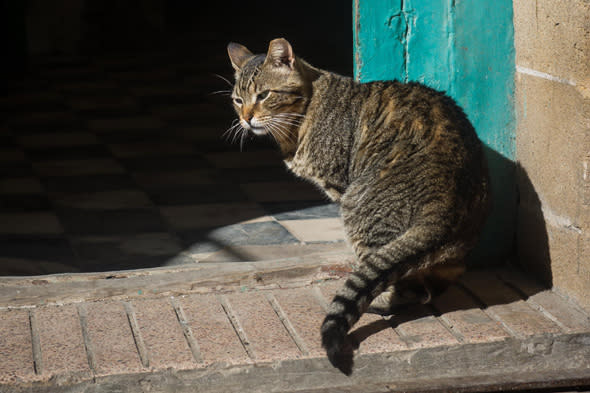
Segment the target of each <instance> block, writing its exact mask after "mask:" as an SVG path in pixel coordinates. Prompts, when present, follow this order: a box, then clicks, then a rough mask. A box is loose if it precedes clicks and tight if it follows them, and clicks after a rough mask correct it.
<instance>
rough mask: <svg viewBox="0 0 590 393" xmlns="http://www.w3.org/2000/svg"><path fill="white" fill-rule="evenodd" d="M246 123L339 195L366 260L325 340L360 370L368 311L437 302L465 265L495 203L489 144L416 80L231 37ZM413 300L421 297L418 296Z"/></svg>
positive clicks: (347, 366)
mask: <svg viewBox="0 0 590 393" xmlns="http://www.w3.org/2000/svg"><path fill="white" fill-rule="evenodd" d="M227 50H228V53H229V57H230V60H231V63H232V66H233V68H234V69H235V79H236V82H235V85H234V87H233V92H232V99H233V104H234V107H235V110H236V112H237V114H238V116H239V126H241V127H242V130H241V131H242V132H244V133H247V132H252V133H253V134H255V135H265V134H269V135H272V136H273V137H274V138H275V139H276V141H277V143H278V145H279V147H280V150H281V152H282V155H283V157H284V161H285V163H286V165H287V167H288V168H289V169H290V170H291V171H293V172H294V173H295V174H296V175H298V176H301V177H303V178H305V179H309V180H311V181H312V182H314V183H316V184H317V185H319V187H321V189H323V190H324V191H325V193H326V194H327V195H328V197H329V198H330V199H332V200H334V201H336V202H338V203H339V204H340V210H341V215H342V219H343V221H344V228H345V232H346V235H347V238H348V241H349V243H350V245H351V246H352V248H353V250H354V252H355V254H356V256H357V258H358V266H357V267H356V268H355V269H354V271H353V272H352V273H351V274H350V276H349V277H348V279H347V280H346V282H345V283H344V286H343V287H342V288H341V289H340V291H339V292H338V293H337V295H336V296H335V297H334V299H333V300H332V302H331V303H330V306H329V309H328V312H327V316H326V318H325V320H324V322H323V324H322V328H321V335H322V345H323V347H324V348H325V349H326V352H327V355H328V358H329V359H330V361H331V363H332V364H333V365H334V366H335V367H337V368H339V369H340V370H341V371H342V372H344V373H345V374H350V373H351V372H352V343H351V342H350V338H349V337H348V336H347V335H348V331H349V330H350V328H351V327H352V326H353V325H354V323H355V322H357V321H358V319H359V317H360V316H361V314H363V313H364V312H366V311H368V310H369V311H374V312H379V313H383V314H386V313H390V312H391V311H392V309H393V306H394V305H396V304H398V303H400V300H401V301H402V302H403V301H404V299H407V298H408V295H407V294H408V293H410V294H414V296H409V298H415V297H419V298H421V299H422V300H423V301H428V300H429V298H430V297H431V295H432V294H434V293H436V292H438V291H441V290H443V289H444V288H445V287H446V286H447V285H448V284H449V283H451V282H452V281H454V280H456V279H457V278H458V277H459V275H461V274H462V273H463V271H464V263H463V261H464V258H465V256H466V254H467V253H468V252H469V251H470V250H471V249H472V248H473V247H474V245H475V243H476V241H477V237H478V234H479V232H480V229H481V227H482V225H483V222H484V220H485V216H486V213H487V210H488V200H489V198H488V175H487V166H486V162H485V159H484V155H483V153H482V146H481V143H480V141H479V139H478V138H477V136H476V134H475V131H474V129H473V127H472V125H471V123H470V122H469V120H468V119H467V117H466V116H465V114H464V112H463V111H462V110H461V109H460V108H459V107H458V106H457V105H456V104H455V102H454V101H453V100H452V99H451V98H449V97H448V96H446V95H445V94H444V93H441V92H438V91H435V90H433V89H430V88H428V87H426V86H424V85H422V84H419V83H400V82H398V81H390V82H371V83H358V82H356V81H354V80H353V79H351V78H348V77H344V76H340V75H337V74H334V73H330V72H327V71H324V70H320V69H318V68H315V67H313V66H311V65H310V64H308V63H307V62H305V61H304V60H302V59H301V58H299V57H297V56H295V55H294V53H293V49H292V47H291V45H290V44H289V42H287V41H286V40H285V39H283V38H278V39H275V40H273V41H271V42H270V45H269V48H268V53H267V54H266V55H264V54H260V55H254V54H252V53H251V52H250V51H249V50H248V49H247V48H245V47H244V46H242V45H239V44H236V43H230V44H229V45H228V47H227ZM414 300H415V299H414Z"/></svg>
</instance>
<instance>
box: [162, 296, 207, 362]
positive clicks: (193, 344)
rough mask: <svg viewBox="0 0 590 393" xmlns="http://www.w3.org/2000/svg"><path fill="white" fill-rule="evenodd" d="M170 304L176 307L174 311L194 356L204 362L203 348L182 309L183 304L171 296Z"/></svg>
mask: <svg viewBox="0 0 590 393" xmlns="http://www.w3.org/2000/svg"><path fill="white" fill-rule="evenodd" d="M170 304H171V305H172V308H174V312H175V313H176V318H177V320H178V323H179V324H180V328H181V329H182V333H183V334H184V338H185V339H186V342H187V344H188V347H189V348H190V350H191V353H192V354H193V358H194V359H195V361H196V362H197V363H203V356H202V355H201V348H200V347H199V343H198V342H197V339H196V338H195V336H194V334H193V331H192V329H191V327H190V325H189V323H188V320H187V318H186V314H185V313H184V310H183V309H182V306H181V305H180V304H179V303H178V301H177V300H176V299H174V298H170Z"/></svg>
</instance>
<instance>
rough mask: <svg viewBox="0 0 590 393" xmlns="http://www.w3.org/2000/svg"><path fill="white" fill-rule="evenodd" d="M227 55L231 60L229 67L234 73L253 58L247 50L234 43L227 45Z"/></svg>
mask: <svg viewBox="0 0 590 393" xmlns="http://www.w3.org/2000/svg"><path fill="white" fill-rule="evenodd" d="M227 54H228V55H229V59H230V60H231V65H232V66H233V67H234V69H235V70H236V71H239V70H241V69H242V67H243V66H244V64H245V63H246V61H247V60H248V59H249V58H250V57H252V56H253V54H252V52H250V51H249V50H248V48H246V47H245V46H244V45H240V44H236V43H235V42H230V43H229V44H228V45H227Z"/></svg>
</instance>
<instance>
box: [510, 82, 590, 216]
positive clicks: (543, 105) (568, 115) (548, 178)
mask: <svg viewBox="0 0 590 393" xmlns="http://www.w3.org/2000/svg"><path fill="white" fill-rule="evenodd" d="M516 95H517V102H518V106H519V107H518V129H517V139H516V145H517V146H516V150H517V152H518V153H517V159H518V162H519V164H520V165H521V166H522V174H521V176H520V178H519V189H520V190H521V193H522V195H521V196H522V201H523V202H522V203H523V205H525V206H530V207H531V208H535V207H537V206H535V204H538V205H540V208H541V209H542V211H543V214H544V216H545V219H546V220H547V221H548V223H552V224H553V225H559V226H576V225H578V224H577V222H576V221H577V218H578V217H577V214H578V206H579V195H580V192H579V191H580V187H581V185H582V175H583V156H584V151H583V143H582V142H583V140H584V134H585V132H586V126H585V125H584V120H583V118H582V113H583V110H584V108H587V109H590V106H588V105H586V104H585V102H584V99H583V97H582V96H581V95H580V93H579V92H578V91H577V90H576V88H575V87H573V86H570V85H567V84H563V83H558V82H553V81H549V80H546V79H543V78H538V77H534V76H529V75H521V74H517V81H516Z"/></svg>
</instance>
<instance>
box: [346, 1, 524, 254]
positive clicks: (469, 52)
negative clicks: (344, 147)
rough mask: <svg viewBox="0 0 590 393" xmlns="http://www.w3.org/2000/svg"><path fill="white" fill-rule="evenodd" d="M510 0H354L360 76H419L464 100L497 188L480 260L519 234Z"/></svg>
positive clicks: (505, 248) (508, 246) (503, 250)
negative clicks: (482, 144)
mask: <svg viewBox="0 0 590 393" xmlns="http://www.w3.org/2000/svg"><path fill="white" fill-rule="evenodd" d="M512 16H513V15H512V0H481V1H478V2H473V1H464V0H397V1H392V0H355V1H354V40H355V77H356V78H357V80H359V81H361V82H369V81H373V80H390V79H398V80H402V81H419V82H422V83H424V84H426V85H428V86H431V87H433V88H435V89H437V90H443V91H446V92H447V94H449V95H450V96H451V97H453V98H454V99H455V100H456V101H457V102H458V103H459V105H461V106H462V107H463V109H464V110H465V112H466V113H467V115H468V117H469V119H470V120H471V122H472V123H473V125H474V127H475V129H476V131H477V133H478V135H479V137H480V139H481V140H482V141H483V142H484V144H485V145H486V155H487V158H488V164H489V167H490V173H491V183H492V188H493V211H492V214H491V215H490V218H489V219H488V223H487V225H486V228H485V229H484V234H483V236H482V242H481V245H480V247H478V249H477V250H476V252H475V253H474V255H475V256H474V258H475V259H478V260H493V259H498V258H501V257H503V256H507V255H509V254H510V253H511V251H512V247H513V242H514V236H515V227H516V223H515V217H516V185H515V173H514V169H515V165H514V159H515V115H514V29H513V25H512V20H513V19H512Z"/></svg>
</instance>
